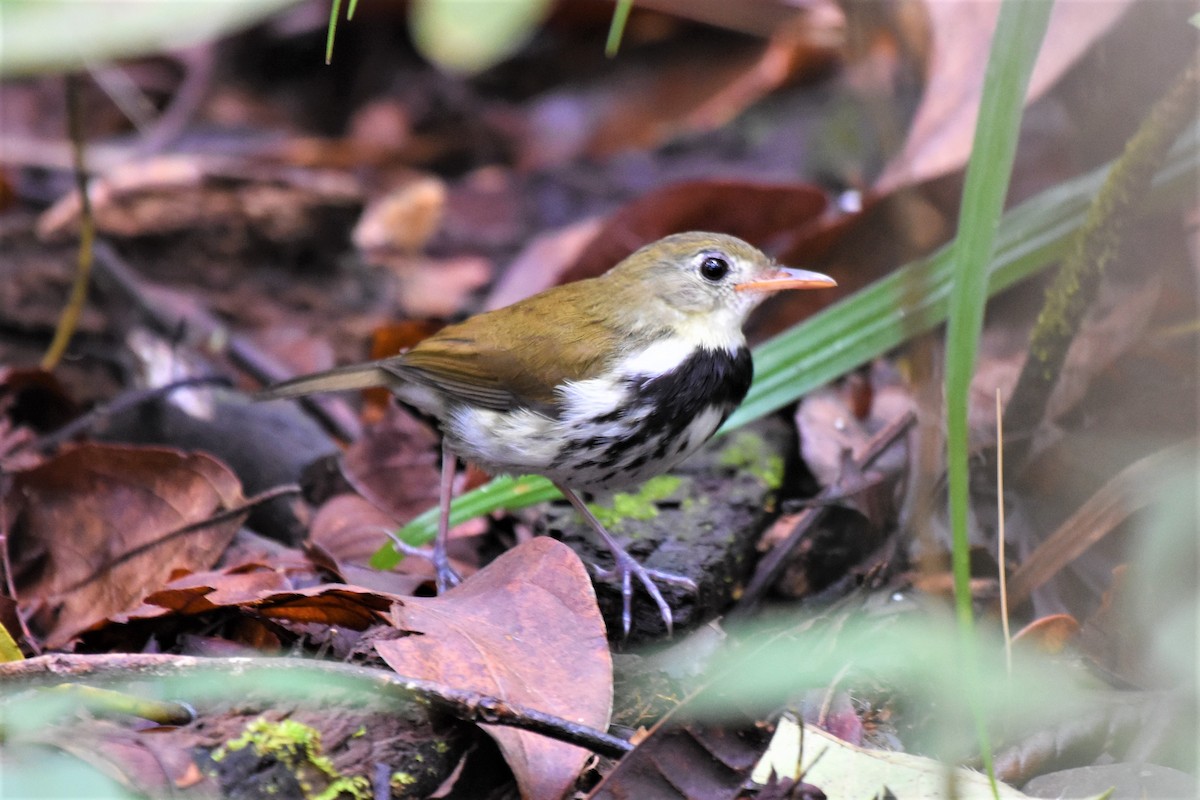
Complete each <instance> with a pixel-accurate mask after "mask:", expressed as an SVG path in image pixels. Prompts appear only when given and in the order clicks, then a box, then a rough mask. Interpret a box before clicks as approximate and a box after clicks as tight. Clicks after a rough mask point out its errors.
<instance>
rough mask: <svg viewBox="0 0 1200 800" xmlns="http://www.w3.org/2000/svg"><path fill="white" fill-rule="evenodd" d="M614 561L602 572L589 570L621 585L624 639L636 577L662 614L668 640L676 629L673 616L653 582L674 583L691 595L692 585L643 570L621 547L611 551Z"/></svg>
mask: <svg viewBox="0 0 1200 800" xmlns="http://www.w3.org/2000/svg"><path fill="white" fill-rule="evenodd" d="M613 558H614V560H615V562H616V563H614V564H613V566H612V567H611V568H609V569H603V568H601V567H598V566H596V565H595V564H593V565H592V569H594V570H595V571H596V577H598V578H600V579H601V580H611V579H616V580H619V581H620V583H621V629H622V632H623V637H624V638H628V637H629V629H630V627H631V626H632V624H633V579H634V578H637V579H638V583H640V584H642V586H643V587H644V588H645V589H646V594H648V595H650V599H651V600H653V601H654V604H655V605H657V606H658V613H659V614H661V615H662V620H663V622H664V623H665V624H666V626H667V638H670V637H671V634H672V633H673V632H674V630H675V617H674V615H673V614H672V613H671V607H670V606H669V605H668V604H667V600H666V598H664V597H663V594H662V591H661V590H659V588H658V585H657V584H655V581H662V582H663V583H673V584H675V585H676V586H682V587H684V588H685V589H687V590H689V591H692V592H695V591H697V587H696V584H695V582H694V581H692V579H690V578H685V577H684V576H682V575H676V574H674V573H672V572H663V571H662V570H657V569H650V568H649V567H645V566H643V565H642V564H639V563H638V561H637V560H636V559H635V558H634V557H633V556H631V555H629V553H627V552H625V550H624V549H622V548H613Z"/></svg>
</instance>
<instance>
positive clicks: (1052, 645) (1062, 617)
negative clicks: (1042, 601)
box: [1012, 614, 1079, 656]
mask: <svg viewBox="0 0 1200 800" xmlns="http://www.w3.org/2000/svg"><path fill="white" fill-rule="evenodd" d="M1077 638H1079V623H1078V622H1076V621H1075V618H1074V617H1072V616H1071V615H1070V614H1051V615H1050V616H1047V617H1041V618H1039V619H1035V620H1034V621H1033V622H1030V623H1029V624H1028V625H1026V626H1025V627H1024V628H1021V630H1019V631H1017V632H1016V634H1015V635H1014V636H1013V637H1012V643H1013V647H1018V646H1020V647H1024V648H1025V649H1026V650H1027V651H1028V652H1030V653H1043V654H1045V655H1051V656H1053V655H1058V654H1059V653H1062V652H1063V650H1065V649H1066V648H1067V647H1068V646H1069V645H1071V644H1072V643H1073V642H1074V641H1075V640H1076V639H1077Z"/></svg>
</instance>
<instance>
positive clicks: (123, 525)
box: [6, 444, 244, 647]
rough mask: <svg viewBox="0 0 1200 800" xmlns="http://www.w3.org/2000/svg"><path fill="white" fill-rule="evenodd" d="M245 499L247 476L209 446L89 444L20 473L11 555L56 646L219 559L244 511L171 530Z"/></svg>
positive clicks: (12, 496)
mask: <svg viewBox="0 0 1200 800" xmlns="http://www.w3.org/2000/svg"><path fill="white" fill-rule="evenodd" d="M241 502H242V496H241V489H240V486H239V484H238V480H237V478H236V477H235V476H234V475H233V473H232V472H230V470H229V469H228V468H227V467H225V466H224V465H223V464H221V463H220V462H219V461H217V460H215V459H214V458H212V457H211V456H208V455H206V454H204V453H183V452H180V451H175V450H166V449H158V448H150V447H145V448H137V447H121V446H115V445H96V444H87V445H82V446H79V447H75V448H73V449H70V450H67V451H65V452H63V453H62V454H61V455H59V456H58V457H57V458H55V459H53V460H51V461H49V462H47V463H46V464H44V465H42V466H40V467H36V468H35V469H32V470H29V471H27V472H22V473H19V474H18V475H16V476H14V477H13V484H12V488H11V490H10V491H9V494H8V497H7V500H6V505H7V507H8V513H9V514H10V517H9V529H10V531H11V532H12V533H11V536H12V541H11V543H10V548H11V550H10V553H11V556H12V560H13V566H14V572H15V573H16V578H17V585H18V593H19V595H20V597H21V599H22V601H23V605H26V606H27V607H28V606H37V607H40V613H39V614H38V615H37V622H38V623H39V624H40V626H41V627H42V629H43V630H45V631H46V640H47V641H46V644H47V645H48V646H49V647H61V646H63V645H64V644H66V643H67V642H68V641H69V640H70V639H71V638H72V637H73V636H75V635H76V634H77V633H79V632H80V631H83V630H86V629H87V628H88V627H90V626H91V625H93V624H95V623H97V622H99V621H101V620H103V619H106V618H108V617H110V616H112V615H114V614H118V613H120V612H122V611H125V610H126V609H128V608H130V607H131V606H133V605H134V604H136V603H137V602H138V601H139V600H140V599H141V598H142V596H143V595H145V594H146V593H147V592H150V591H153V590H155V589H157V588H159V587H160V586H162V585H163V584H164V583H165V582H166V581H167V580H168V579H169V578H170V576H171V575H172V574H173V573H175V572H177V571H180V570H185V571H197V570H203V569H207V568H209V567H211V566H212V565H213V564H214V563H215V562H216V560H217V558H219V557H220V555H221V552H222V551H223V550H224V549H225V547H226V546H227V545H228V544H229V541H230V540H231V539H232V538H233V535H234V533H236V532H237V529H238V526H239V525H240V524H241V521H242V519H243V518H244V517H243V516H242V515H239V516H238V517H236V518H234V519H230V520H225V521H223V522H220V523H217V524H214V525H209V526H203V527H198V528H196V529H194V530H189V531H186V532H184V533H182V534H181V535H176V536H169V534H171V533H173V532H175V531H179V530H180V529H181V528H183V527H185V526H187V525H193V524H195V523H199V522H202V521H204V520H206V519H208V518H209V517H211V516H212V515H213V514H214V513H215V512H217V511H219V510H221V509H224V508H232V507H234V506H236V505H238V504H239V503H241Z"/></svg>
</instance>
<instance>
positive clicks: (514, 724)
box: [0, 653, 633, 758]
mask: <svg viewBox="0 0 1200 800" xmlns="http://www.w3.org/2000/svg"><path fill="white" fill-rule="evenodd" d="M296 671H300V672H302V673H306V674H309V675H312V676H314V679H315V680H314V684H316V683H328V682H330V681H329V680H326V681H321V680H320V679H322V678H324V679H342V680H343V681H345V682H347V683H350V684H358V685H359V686H360V687H361V689H362V691H363V692H364V693H366V694H369V695H372V696H385V697H391V698H399V699H404V700H409V701H414V702H419V703H423V704H425V705H428V706H430V707H431V708H435V709H437V710H439V711H443V712H445V713H448V714H450V715H452V716H454V717H456V718H458V719H461V720H464V721H467V722H476V723H479V724H484V725H503V726H505V727H510V728H518V729H520V730H526V731H530V732H532V733H538V734H541V735H543V736H546V737H548V738H551V739H555V740H557V741H560V742H566V743H568V744H573V745H578V746H579V747H585V748H587V749H588V750H591V751H593V752H595V753H599V754H601V755H604V756H607V757H609V758H620V757H621V756H623V755H625V754H626V753H628V752H629V751H630V750H632V749H633V745H631V744H630V743H629V742H627V741H625V740H623V739H619V738H617V737H615V736H611V735H609V734H607V733H605V732H604V731H600V730H597V729H595V728H592V727H589V726H587V725H580V724H579V723H576V722H571V721H570V720H567V719H563V718H562V717H558V716H555V715H553V714H547V713H545V712H543V711H538V710H537V709H533V708H529V707H527V706H523V705H520V704H517V703H511V702H509V701H507V700H504V699H501V698H499V697H494V696H491V695H486V694H482V693H480V692H473V691H468V690H465V689H456V688H454V687H451V686H446V685H444V684H440V683H435V682H434V681H426V680H420V679H417V678H406V677H404V676H402V675H397V674H395V673H394V672H386V671H384V670H378V669H370V668H368V667H359V666H354V665H351V664H337V663H333V662H329V661H309V660H304V659H298V658H197V657H194V656H175V655H164V654H149V653H133V654H128V653H107V654H99V655H74V654H70V655H68V654H54V655H47V656H39V657H37V658H31V659H27V660H25V661H18V662H14V663H11V664H0V686H3V687H4V688H5V689H8V690H11V689H14V688H23V687H33V686H53V685H58V684H61V683H63V682H64V681H75V682H78V681H81V680H88V681H90V682H95V683H124V682H128V681H130V680H134V679H137V680H143V679H146V678H159V679H171V678H188V679H191V678H195V677H198V676H199V675H200V674H202V673H205V672H207V673H215V674H217V675H220V676H221V677H222V678H225V679H227V680H228V679H231V678H237V679H243V678H260V679H261V683H260V685H261V686H262V687H263V688H264V689H269V688H270V686H271V684H272V683H273V682H275V681H277V680H278V678H279V677H280V676H281V675H283V674H285V673H294V672H296ZM351 688H354V687H353V686H352V687H351Z"/></svg>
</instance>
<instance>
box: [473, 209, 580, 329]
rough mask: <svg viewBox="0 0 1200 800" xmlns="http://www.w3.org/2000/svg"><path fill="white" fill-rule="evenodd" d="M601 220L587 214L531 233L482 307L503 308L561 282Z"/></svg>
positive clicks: (489, 308)
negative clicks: (583, 217)
mask: <svg viewBox="0 0 1200 800" xmlns="http://www.w3.org/2000/svg"><path fill="white" fill-rule="evenodd" d="M603 224H604V221H603V220H602V219H600V218H597V217H589V218H588V219H585V220H581V221H580V222H576V223H574V224H572V225H568V226H567V227H565V228H559V229H558V230H555V231H551V232H549V233H542V234H539V235H537V236H535V237H533V239H532V240H530V242H529V243H528V244H527V245H525V248H524V249H523V250H522V251H521V252H520V253H519V254H518V255H517V257H516V258H514V259H513V261H512V263H510V264H509V265H508V268H507V269H505V270H504V273H503V274H502V275H501V276H500V279H499V280H497V281H496V283H495V285H494V286H492V291H491V292H490V293H489V294H488V298H487V301H486V302H485V303H484V309H485V310H488V311H490V310H492V309H496V308H503V307H504V306H507V305H512V304H513V303H515V302H517V301H518V300H524V299H525V298H526V297H531V296H532V295H535V294H537V293H538V292H543V291H545V290H546V289H549V288H550V287H552V286H556V285H558V284H559V283H562V275H563V273H564V272H565V271H566V270H567V268H568V267H570V266H571V265H572V264H574V263H575V262H576V261H578V260H579V257H580V254H582V253H583V250H584V248H586V247H587V246H588V245H589V244H591V243H592V242H593V241H594V240H595V238H596V234H598V233H599V232H600V229H601V226H602V225H603Z"/></svg>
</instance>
